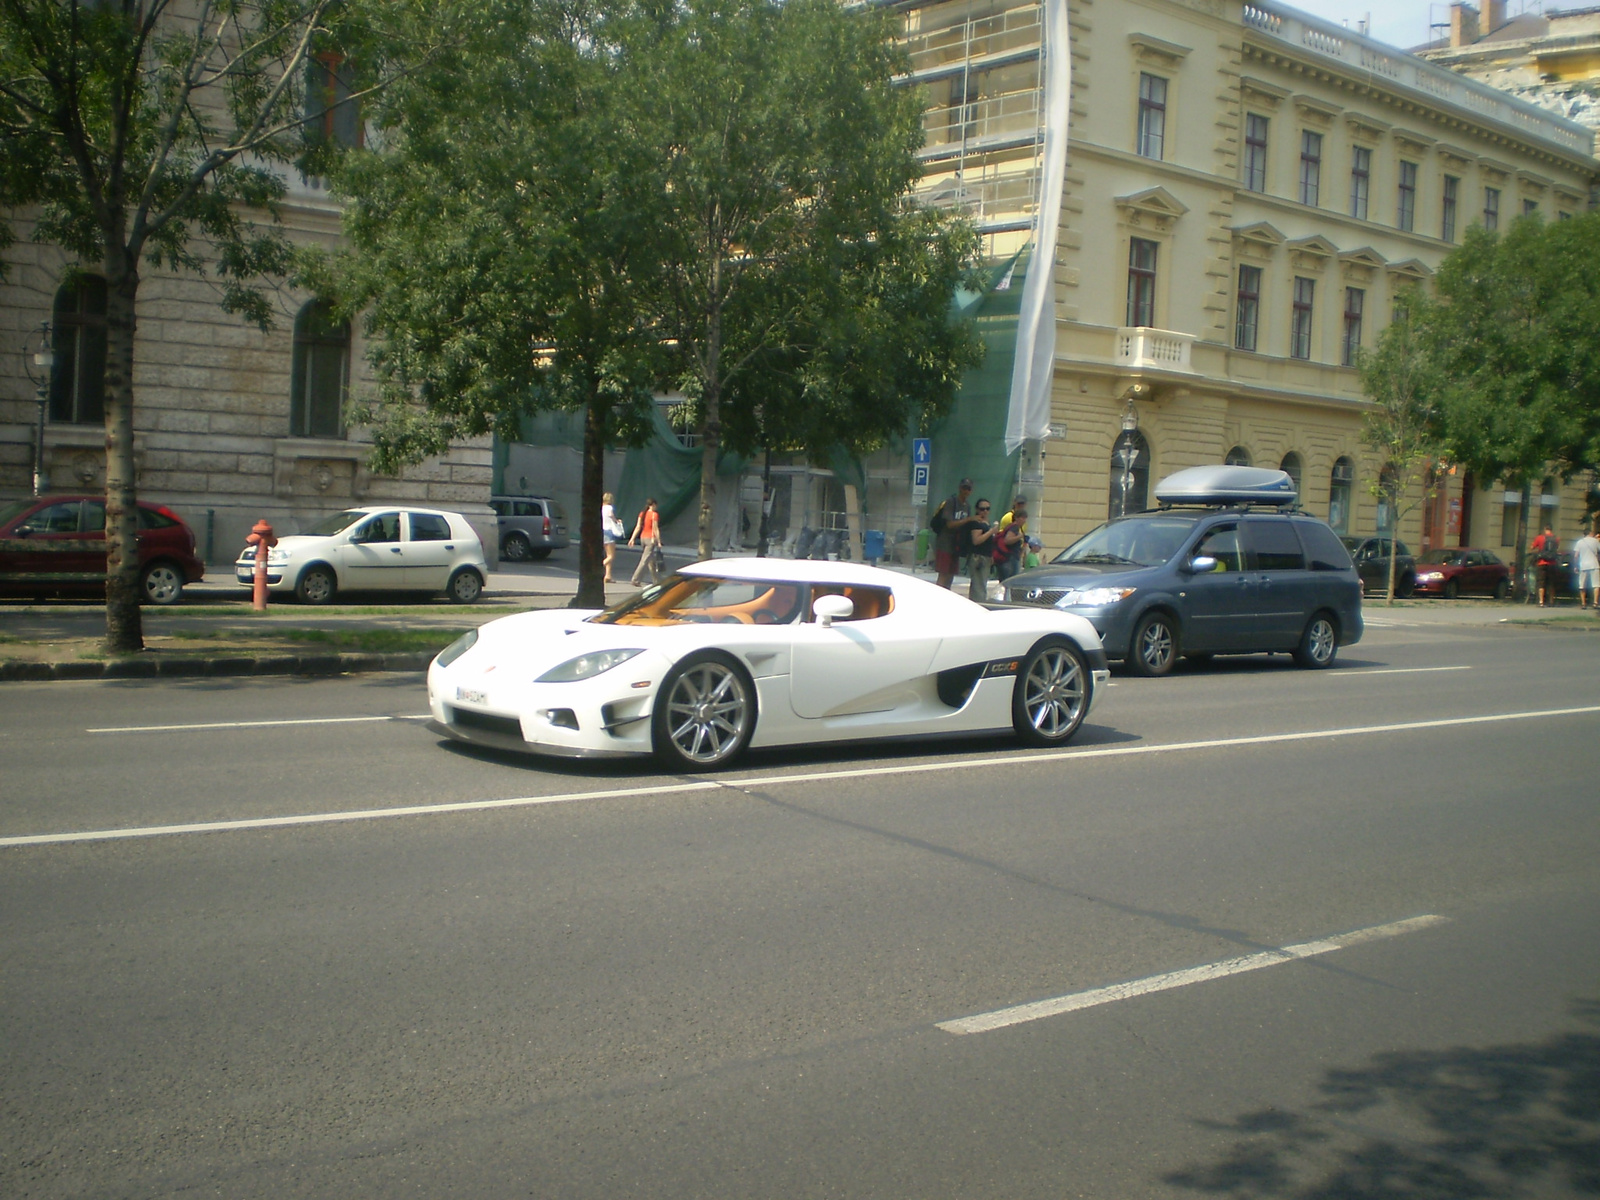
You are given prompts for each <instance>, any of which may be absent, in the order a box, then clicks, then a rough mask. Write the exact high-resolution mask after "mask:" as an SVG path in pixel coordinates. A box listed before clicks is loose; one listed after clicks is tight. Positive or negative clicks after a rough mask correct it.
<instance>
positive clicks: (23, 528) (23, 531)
mask: <svg viewBox="0 0 1600 1200" xmlns="http://www.w3.org/2000/svg"><path fill="white" fill-rule="evenodd" d="M11 532H12V534H13V536H15V537H32V536H33V526H32V525H18V526H17V527H16V528H15V529H13V530H12V531H11Z"/></svg>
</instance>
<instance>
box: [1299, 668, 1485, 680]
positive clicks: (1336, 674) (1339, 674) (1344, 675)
mask: <svg viewBox="0 0 1600 1200" xmlns="http://www.w3.org/2000/svg"><path fill="white" fill-rule="evenodd" d="M1470 670H1472V668H1471V667H1470V666H1462V667H1379V668H1378V669H1377V670H1375V671H1368V670H1365V669H1363V668H1361V667H1356V668H1354V669H1349V668H1346V669H1345V670H1343V671H1331V672H1329V675H1330V676H1331V677H1332V678H1334V679H1356V678H1359V677H1362V676H1366V675H1426V674H1428V673H1429V672H1430V671H1470Z"/></svg>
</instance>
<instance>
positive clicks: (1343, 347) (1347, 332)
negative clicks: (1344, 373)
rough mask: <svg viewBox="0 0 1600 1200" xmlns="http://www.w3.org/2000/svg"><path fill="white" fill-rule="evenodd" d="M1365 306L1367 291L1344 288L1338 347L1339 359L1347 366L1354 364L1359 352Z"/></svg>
mask: <svg viewBox="0 0 1600 1200" xmlns="http://www.w3.org/2000/svg"><path fill="white" fill-rule="evenodd" d="M1366 306H1367V293H1366V292H1365V291H1363V290H1362V289H1361V288H1345V290H1344V339H1343V341H1342V342H1341V344H1340V348H1339V361H1340V362H1341V363H1343V364H1344V365H1345V366H1347V367H1353V366H1355V365H1356V355H1357V354H1359V353H1360V352H1361V313H1362V311H1363V310H1364V309H1365V308H1366Z"/></svg>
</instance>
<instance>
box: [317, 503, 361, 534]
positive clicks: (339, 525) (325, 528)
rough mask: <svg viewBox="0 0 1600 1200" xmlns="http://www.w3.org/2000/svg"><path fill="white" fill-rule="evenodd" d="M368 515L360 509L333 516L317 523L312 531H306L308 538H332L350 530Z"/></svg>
mask: <svg viewBox="0 0 1600 1200" xmlns="http://www.w3.org/2000/svg"><path fill="white" fill-rule="evenodd" d="M366 515H367V514H366V513H364V512H362V511H361V510H360V509H350V510H348V511H346V512H342V513H334V514H333V516H331V517H327V518H325V519H324V520H321V521H319V522H317V523H316V524H315V525H313V526H312V527H311V528H310V529H308V530H306V536H307V537H332V536H333V535H334V534H336V533H341V532H343V531H344V530H346V529H349V528H350V526H352V525H354V524H355V523H356V522H357V521H359V520H361V518H362V517H364V516H366Z"/></svg>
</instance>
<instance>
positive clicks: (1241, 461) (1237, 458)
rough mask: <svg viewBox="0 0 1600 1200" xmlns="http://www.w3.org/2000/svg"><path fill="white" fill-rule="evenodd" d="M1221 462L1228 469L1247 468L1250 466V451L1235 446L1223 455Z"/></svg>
mask: <svg viewBox="0 0 1600 1200" xmlns="http://www.w3.org/2000/svg"><path fill="white" fill-rule="evenodd" d="M1222 461H1223V462H1224V463H1226V464H1227V465H1228V466H1230V467H1248V466H1249V465H1250V451H1248V450H1246V449H1245V448H1244V447H1243V446H1235V447H1234V448H1233V449H1232V450H1229V451H1228V453H1227V454H1225V455H1223V458H1222Z"/></svg>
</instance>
